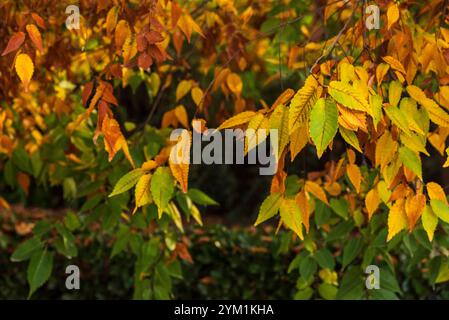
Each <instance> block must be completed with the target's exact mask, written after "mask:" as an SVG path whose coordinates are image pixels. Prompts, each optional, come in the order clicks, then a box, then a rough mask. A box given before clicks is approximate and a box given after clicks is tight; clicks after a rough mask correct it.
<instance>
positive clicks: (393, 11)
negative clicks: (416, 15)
mask: <svg viewBox="0 0 449 320" xmlns="http://www.w3.org/2000/svg"><path fill="white" fill-rule="evenodd" d="M387 19H388V26H387V29H388V30H390V28H391V26H392V25H393V24H395V23H396V22H397V21H398V20H399V8H398V5H397V4H395V3H394V4H392V5H391V6H390V7H388V10H387Z"/></svg>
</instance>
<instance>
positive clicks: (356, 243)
mask: <svg viewBox="0 0 449 320" xmlns="http://www.w3.org/2000/svg"><path fill="white" fill-rule="evenodd" d="M362 247H363V241H362V239H359V238H353V239H350V240H349V241H348V243H347V244H346V246H345V248H344V249H343V261H342V262H343V268H345V267H346V266H347V265H349V264H350V263H351V262H352V260H354V259H355V258H356V257H357V255H358V254H359V252H360V250H362Z"/></svg>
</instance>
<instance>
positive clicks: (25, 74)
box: [15, 53, 34, 91]
mask: <svg viewBox="0 0 449 320" xmlns="http://www.w3.org/2000/svg"><path fill="white" fill-rule="evenodd" d="M15 68H16V73H17V75H18V76H19V78H20V81H22V83H23V85H24V87H25V91H28V86H29V84H30V81H31V77H32V76H33V73H34V64H33V61H32V60H31V58H30V57H29V56H28V55H27V54H26V53H21V54H19V55H18V56H17V57H16V62H15Z"/></svg>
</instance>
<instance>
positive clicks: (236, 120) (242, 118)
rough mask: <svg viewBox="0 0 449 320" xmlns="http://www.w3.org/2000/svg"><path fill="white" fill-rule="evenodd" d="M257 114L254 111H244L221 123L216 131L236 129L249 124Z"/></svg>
mask: <svg viewBox="0 0 449 320" xmlns="http://www.w3.org/2000/svg"><path fill="white" fill-rule="evenodd" d="M256 114H257V113H256V112H254V111H244V112H242V113H239V114H237V115H235V116H233V117H232V118H229V119H228V120H226V121H225V122H223V123H222V124H221V125H220V126H219V127H218V128H217V130H221V129H226V128H231V127H236V126H239V125H242V124H245V123H247V122H249V121H250V120H251V119H252V118H253V117H254V116H255V115H256Z"/></svg>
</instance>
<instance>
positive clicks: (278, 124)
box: [270, 104, 289, 156]
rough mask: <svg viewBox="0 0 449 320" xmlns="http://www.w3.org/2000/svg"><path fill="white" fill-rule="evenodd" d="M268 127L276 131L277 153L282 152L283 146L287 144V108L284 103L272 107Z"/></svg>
mask: <svg viewBox="0 0 449 320" xmlns="http://www.w3.org/2000/svg"><path fill="white" fill-rule="evenodd" d="M270 129H273V130H277V132H278V147H279V148H278V155H279V156H280V155H281V154H282V151H284V148H285V147H286V145H287V144H288V140H289V134H288V108H287V107H286V106H284V105H282V104H281V105H279V106H278V107H277V108H276V109H274V111H273V113H272V114H271V116H270Z"/></svg>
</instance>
